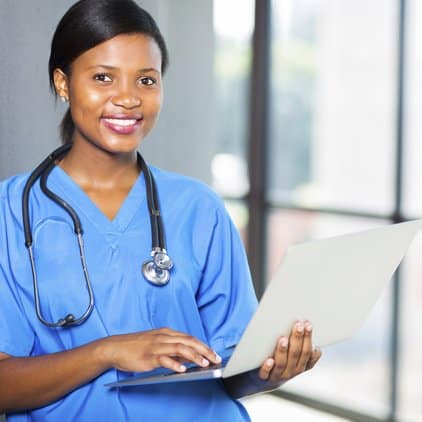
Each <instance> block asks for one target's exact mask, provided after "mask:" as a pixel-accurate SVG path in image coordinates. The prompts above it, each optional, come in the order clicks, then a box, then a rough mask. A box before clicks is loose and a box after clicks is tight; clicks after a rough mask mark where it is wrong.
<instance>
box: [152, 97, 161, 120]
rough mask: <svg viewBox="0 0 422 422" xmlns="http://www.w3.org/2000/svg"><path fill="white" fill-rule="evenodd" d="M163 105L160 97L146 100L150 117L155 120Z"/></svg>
mask: <svg viewBox="0 0 422 422" xmlns="http://www.w3.org/2000/svg"><path fill="white" fill-rule="evenodd" d="M162 104H163V98H162V95H156V96H154V97H151V98H149V99H148V111H149V114H150V115H151V117H154V118H157V117H158V115H159V114H160V111H161V106H162Z"/></svg>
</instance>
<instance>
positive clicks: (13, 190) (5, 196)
mask: <svg viewBox="0 0 422 422" xmlns="http://www.w3.org/2000/svg"><path fill="white" fill-rule="evenodd" d="M28 177H29V173H23V174H18V175H16V176H12V177H9V178H8V179H5V180H2V181H0V206H1V208H2V209H3V210H4V208H5V207H11V208H14V207H15V206H16V205H17V204H21V201H22V193H23V190H24V187H25V184H26V181H27V180H28Z"/></svg>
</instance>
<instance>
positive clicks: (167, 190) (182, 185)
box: [150, 166, 224, 210]
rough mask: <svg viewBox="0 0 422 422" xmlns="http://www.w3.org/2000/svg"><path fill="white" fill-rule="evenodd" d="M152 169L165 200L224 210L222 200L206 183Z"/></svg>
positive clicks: (151, 167)
mask: <svg viewBox="0 0 422 422" xmlns="http://www.w3.org/2000/svg"><path fill="white" fill-rule="evenodd" d="M150 169H151V171H152V174H153V175H154V178H155V180H156V184H157V189H158V191H159V192H162V193H163V196H164V197H165V198H172V200H176V199H177V200H178V201H179V202H181V203H189V204H192V205H193V204H199V203H200V204H201V205H202V206H206V207H211V208H214V209H220V210H224V203H223V201H222V199H221V198H220V197H219V196H218V194H217V193H216V192H214V191H213V190H212V189H211V188H210V187H209V186H208V185H206V184H205V183H203V182H201V181H199V180H197V179H194V178H191V177H187V176H184V175H181V174H178V173H173V172H170V171H167V170H163V169H160V168H158V167H154V166H150ZM160 198H161V195H160Z"/></svg>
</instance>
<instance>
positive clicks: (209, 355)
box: [158, 333, 221, 363]
mask: <svg viewBox="0 0 422 422" xmlns="http://www.w3.org/2000/svg"><path fill="white" fill-rule="evenodd" d="M158 341H159V342H160V343H168V344H184V345H186V346H188V347H190V348H191V349H193V350H195V351H196V352H197V353H198V354H200V355H202V356H203V357H204V358H205V359H207V360H208V361H209V362H213V363H220V362H221V357H220V356H219V355H218V354H217V353H216V352H215V351H214V350H212V349H210V348H209V347H208V346H207V345H206V344H204V343H202V342H201V341H199V340H198V339H197V338H195V337H193V336H190V335H188V334H183V333H181V335H174V334H172V335H167V334H163V333H160V334H158Z"/></svg>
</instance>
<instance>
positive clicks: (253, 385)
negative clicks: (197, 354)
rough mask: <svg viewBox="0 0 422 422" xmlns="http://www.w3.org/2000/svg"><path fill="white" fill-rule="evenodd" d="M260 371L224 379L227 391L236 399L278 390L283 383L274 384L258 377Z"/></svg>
mask: <svg viewBox="0 0 422 422" xmlns="http://www.w3.org/2000/svg"><path fill="white" fill-rule="evenodd" d="M258 372H259V369H254V370H252V371H248V372H244V373H242V374H238V375H234V376H233V377H230V378H223V384H224V387H225V388H226V391H227V392H228V393H229V395H230V396H231V397H233V398H234V399H240V398H242V397H246V396H250V395H252V394H257V393H264V392H268V391H272V390H275V389H277V388H278V387H280V386H281V385H282V383H277V384H274V383H272V382H270V381H266V380H263V379H261V378H260V377H259V375H258Z"/></svg>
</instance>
